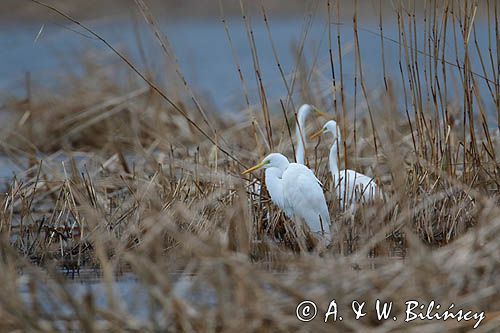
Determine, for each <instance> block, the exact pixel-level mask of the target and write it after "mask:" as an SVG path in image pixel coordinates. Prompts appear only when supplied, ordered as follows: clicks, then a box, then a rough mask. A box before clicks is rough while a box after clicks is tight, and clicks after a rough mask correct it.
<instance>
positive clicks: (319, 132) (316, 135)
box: [309, 128, 325, 140]
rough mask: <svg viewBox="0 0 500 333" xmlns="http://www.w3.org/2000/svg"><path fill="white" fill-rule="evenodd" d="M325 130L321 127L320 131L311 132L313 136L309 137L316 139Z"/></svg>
mask: <svg viewBox="0 0 500 333" xmlns="http://www.w3.org/2000/svg"><path fill="white" fill-rule="evenodd" d="M324 131H325V129H324V128H322V129H320V130H319V131H317V132H316V133H314V134H311V136H310V137H309V139H311V140H312V139H316V138H317V137H318V136H320V135H321V134H323V132H324Z"/></svg>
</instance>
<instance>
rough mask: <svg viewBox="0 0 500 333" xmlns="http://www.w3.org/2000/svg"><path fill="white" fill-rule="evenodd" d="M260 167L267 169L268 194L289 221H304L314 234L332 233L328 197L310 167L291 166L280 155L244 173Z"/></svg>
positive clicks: (266, 158) (276, 154)
mask: <svg viewBox="0 0 500 333" xmlns="http://www.w3.org/2000/svg"><path fill="white" fill-rule="evenodd" d="M260 168H264V169H265V170H266V175H265V179H266V187H267V191H268V192H269V194H270V195H271V200H272V201H273V202H274V203H275V204H276V206H278V207H279V208H281V209H282V210H283V211H284V212H285V214H286V215H287V216H288V217H289V218H300V219H303V220H304V221H305V223H306V224H307V225H308V226H309V229H310V230H311V231H312V232H313V233H317V234H318V233H319V234H325V235H329V234H330V215H329V213H328V207H327V205H326V200H325V195H324V194H323V189H322V188H321V186H320V182H319V180H318V179H317V178H316V176H315V175H314V173H313V172H312V171H311V170H310V169H309V168H308V167H306V166H304V165H302V164H298V163H290V162H288V159H287V158H286V157H285V156H283V155H281V154H279V153H271V154H269V155H267V156H266V157H265V158H264V159H263V160H262V162H260V163H259V164H257V165H255V166H254V167H252V168H250V169H248V170H245V171H244V172H243V174H247V173H249V172H252V171H254V170H257V169H260Z"/></svg>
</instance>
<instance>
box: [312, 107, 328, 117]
mask: <svg viewBox="0 0 500 333" xmlns="http://www.w3.org/2000/svg"><path fill="white" fill-rule="evenodd" d="M314 111H315V112H316V113H317V114H318V116H320V117H323V118H328V115H327V114H326V113H324V112H322V111H320V110H319V109H318V108H317V107H314Z"/></svg>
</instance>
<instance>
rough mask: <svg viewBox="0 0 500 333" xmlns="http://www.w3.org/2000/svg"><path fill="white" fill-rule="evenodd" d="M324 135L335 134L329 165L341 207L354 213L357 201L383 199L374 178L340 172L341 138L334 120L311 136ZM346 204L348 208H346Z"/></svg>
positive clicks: (346, 170) (347, 170)
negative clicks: (339, 152) (338, 153)
mask: <svg viewBox="0 0 500 333" xmlns="http://www.w3.org/2000/svg"><path fill="white" fill-rule="evenodd" d="M323 133H332V134H333V144H332V147H331V148H330V156H329V164H330V172H331V173H332V178H333V186H334V188H335V190H336V193H337V196H338V198H339V201H340V207H341V208H342V209H345V208H346V207H348V206H350V209H351V211H352V212H354V210H355V204H356V201H357V200H362V201H364V202H370V201H373V200H374V199H376V198H382V197H383V194H382V191H381V190H380V188H379V187H378V186H377V184H376V183H375V180H374V179H373V178H371V177H369V176H366V175H364V174H362V173H359V172H356V171H354V170H349V169H345V170H339V163H338V156H337V152H338V149H339V148H338V147H339V142H340V141H341V136H340V129H339V128H338V126H337V123H336V122H335V121H334V120H329V121H327V122H326V124H325V125H324V126H323V127H322V128H321V130H319V131H318V132H317V133H315V134H313V135H311V139H313V138H315V137H318V136H320V135H321V134H323ZM346 180H347V181H346ZM345 204H347V205H348V206H345Z"/></svg>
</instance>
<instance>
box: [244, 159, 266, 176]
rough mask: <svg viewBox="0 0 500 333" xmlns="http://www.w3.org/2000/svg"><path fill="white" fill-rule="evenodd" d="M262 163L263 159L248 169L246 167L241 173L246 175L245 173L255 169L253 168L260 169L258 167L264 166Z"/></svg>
mask: <svg viewBox="0 0 500 333" xmlns="http://www.w3.org/2000/svg"><path fill="white" fill-rule="evenodd" d="M264 164H265V163H264V161H262V162H260V163H259V164H257V165H255V166H253V167H251V168H250V169H247V170H245V171H243V172H242V173H241V174H242V175H246V174H247V173H250V172H252V171H255V170H257V169H260V168H262V167H263V166H264Z"/></svg>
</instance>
